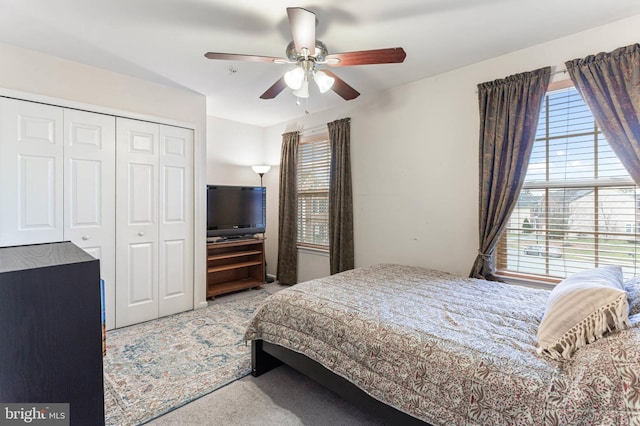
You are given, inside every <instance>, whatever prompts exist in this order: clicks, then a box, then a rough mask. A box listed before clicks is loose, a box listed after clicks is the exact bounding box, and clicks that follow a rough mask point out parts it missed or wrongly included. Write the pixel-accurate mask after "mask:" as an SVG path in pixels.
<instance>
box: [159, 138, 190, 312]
mask: <svg viewBox="0 0 640 426" xmlns="http://www.w3.org/2000/svg"><path fill="white" fill-rule="evenodd" d="M159 168H160V191H159V193H160V197H159V200H158V201H159V210H158V212H159V222H160V229H159V237H160V243H159V253H158V256H159V262H160V270H159V273H158V291H159V300H158V303H159V306H158V314H159V316H165V315H171V314H175V313H178V312H183V311H187V310H189V309H193V130H190V129H183V128H180V127H172V126H165V125H161V126H160V156H159Z"/></svg>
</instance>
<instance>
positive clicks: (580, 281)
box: [538, 266, 630, 360]
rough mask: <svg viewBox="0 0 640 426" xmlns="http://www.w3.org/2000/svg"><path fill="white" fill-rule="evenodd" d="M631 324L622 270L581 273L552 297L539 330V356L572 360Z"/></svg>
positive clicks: (569, 279) (551, 295) (554, 290)
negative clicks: (582, 351)
mask: <svg viewBox="0 0 640 426" xmlns="http://www.w3.org/2000/svg"><path fill="white" fill-rule="evenodd" d="M629 325H630V323H629V305H628V303H627V293H626V292H625V291H624V286H623V281H622V268H621V267H619V266H602V267H600V268H595V269H589V270H586V271H581V272H578V273H576V274H573V275H571V276H569V277H567V278H566V279H565V280H563V281H562V282H561V283H560V284H558V285H557V286H556V287H555V288H554V289H553V290H552V291H551V293H550V294H549V299H548V300H547V305H546V309H545V313H544V316H543V317H542V321H541V322H540V326H539V328H538V344H539V345H540V348H539V349H538V353H541V354H542V353H543V354H546V355H548V356H550V357H551V358H553V359H557V360H561V359H570V358H571V355H573V353H574V352H575V351H576V350H577V349H578V348H580V347H582V346H585V345H586V344H588V343H592V342H594V341H596V340H597V339H600V338H602V337H603V335H604V334H605V333H606V332H608V331H612V330H616V329H618V330H619V329H623V328H626V327H629Z"/></svg>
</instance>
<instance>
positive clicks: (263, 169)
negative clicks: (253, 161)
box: [251, 166, 271, 174]
mask: <svg viewBox="0 0 640 426" xmlns="http://www.w3.org/2000/svg"><path fill="white" fill-rule="evenodd" d="M251 168H252V169H253V171H254V172H256V173H257V174H265V173H267V172H268V171H269V170H271V166H251Z"/></svg>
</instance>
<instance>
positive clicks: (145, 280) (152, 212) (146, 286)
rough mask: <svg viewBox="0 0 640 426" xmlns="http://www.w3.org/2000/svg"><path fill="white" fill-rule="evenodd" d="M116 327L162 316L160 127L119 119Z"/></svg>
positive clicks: (117, 142)
mask: <svg viewBox="0 0 640 426" xmlns="http://www.w3.org/2000/svg"><path fill="white" fill-rule="evenodd" d="M116 128H117V136H116V327H124V326H126V325H130V324H135V323H138V322H142V321H147V320H150V319H153V318H157V317H158V195H157V194H158V145H159V144H158V128H159V126H158V125H157V124H153V123H147V122H143V121H135V120H129V119H124V118H117V119H116Z"/></svg>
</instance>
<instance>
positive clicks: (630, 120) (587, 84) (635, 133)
mask: <svg viewBox="0 0 640 426" xmlns="http://www.w3.org/2000/svg"><path fill="white" fill-rule="evenodd" d="M565 65H566V66H567V71H568V72H569V75H570V76H571V80H573V83H574V84H575V86H576V89H577V90H578V92H579V93H580V95H582V98H583V99H584V100H585V102H586V103H587V105H588V106H589V109H590V110H591V112H592V113H593V116H594V117H595V119H596V123H598V126H600V128H601V129H602V133H604V135H605V137H606V138H607V141H608V142H609V145H610V146H611V149H612V150H613V152H614V153H615V154H616V155H617V156H618V158H619V159H620V162H621V163H622V165H623V166H624V167H625V169H627V171H628V172H629V174H630V175H631V177H632V178H633V180H634V181H635V183H636V184H638V185H640V44H637V43H636V44H633V45H631V46H626V47H621V48H619V49H616V50H614V51H613V52H611V53H598V54H597V55H595V56H594V55H591V56H587V57H586V58H584V59H574V60H572V61H568V62H566V64H565Z"/></svg>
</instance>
